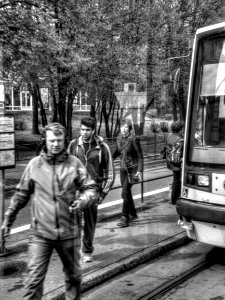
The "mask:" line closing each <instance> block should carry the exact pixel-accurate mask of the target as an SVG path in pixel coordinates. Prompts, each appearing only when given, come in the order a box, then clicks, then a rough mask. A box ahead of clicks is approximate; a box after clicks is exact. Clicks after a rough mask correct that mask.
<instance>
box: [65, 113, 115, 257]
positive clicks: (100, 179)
mask: <svg viewBox="0 0 225 300" xmlns="http://www.w3.org/2000/svg"><path fill="white" fill-rule="evenodd" d="M95 127H96V122H95V119H94V118H91V117H84V118H83V119H82V120H81V125H80V137H79V138H78V139H74V140H72V141H71V143H70V144H69V147H68V152H69V153H70V154H72V155H74V156H76V157H77V158H79V159H80V160H81V162H82V163H83V164H84V166H85V167H86V168H87V171H88V173H89V175H90V176H91V178H92V179H94V180H95V182H96V183H97V185H98V192H99V195H98V197H97V198H96V201H95V203H93V204H92V205H91V206H89V207H88V208H86V209H84V211H83V214H84V233H83V238H82V252H83V262H92V261H93V260H94V258H93V255H92V254H93V251H94V247H93V240H94V234H95V228H96V223H97V212H98V204H101V203H102V201H103V200H104V198H105V196H106V195H107V193H108V192H109V190H110V188H111V187H112V185H113V182H114V166H113V161H112V156H111V152H110V149H109V146H108V145H107V144H106V143H105V142H104V141H103V138H102V137H100V136H98V135H96V133H95Z"/></svg>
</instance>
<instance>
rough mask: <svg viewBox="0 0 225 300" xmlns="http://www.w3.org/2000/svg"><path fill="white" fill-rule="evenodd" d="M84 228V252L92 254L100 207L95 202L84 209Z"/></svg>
mask: <svg viewBox="0 0 225 300" xmlns="http://www.w3.org/2000/svg"><path fill="white" fill-rule="evenodd" d="M83 215H84V226H83V228H84V229H83V237H82V252H83V253H92V252H93V251H94V246H93V240H94V235H95V228H96V223H97V216H98V206H97V205H96V202H94V203H93V204H92V205H91V206H89V207H87V208H85V209H84V212H83Z"/></svg>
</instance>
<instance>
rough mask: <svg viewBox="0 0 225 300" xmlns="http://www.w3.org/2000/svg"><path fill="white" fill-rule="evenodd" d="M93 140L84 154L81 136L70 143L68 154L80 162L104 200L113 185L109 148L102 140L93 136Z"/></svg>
mask: <svg viewBox="0 0 225 300" xmlns="http://www.w3.org/2000/svg"><path fill="white" fill-rule="evenodd" d="M93 139H94V140H92V142H90V144H89V150H88V151H87V152H86V154H85V150H84V145H83V140H82V137H81V136H80V137H79V138H78V139H74V140H72V141H71V142H70V144H69V147H68V153H70V154H72V155H74V156H76V157H77V158H79V159H80V160H81V162H82V163H83V165H84V166H85V167H86V168H87V171H88V173H89V174H90V176H91V178H92V179H94V180H95V182H96V183H97V185H98V191H99V193H100V196H101V197H103V198H104V197H105V196H106V194H107V193H108V192H109V190H110V188H111V187H112V185H113V183H114V178H115V171H114V165H113V161H112V155H111V151H110V149H109V146H108V145H107V144H106V143H105V142H104V140H103V138H102V137H100V136H98V135H93ZM93 145H94V146H93Z"/></svg>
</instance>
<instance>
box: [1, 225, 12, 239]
mask: <svg viewBox="0 0 225 300" xmlns="http://www.w3.org/2000/svg"><path fill="white" fill-rule="evenodd" d="M1 234H2V236H4V237H5V238H7V237H9V235H10V227H8V226H6V225H5V224H4V222H3V224H2V227H1Z"/></svg>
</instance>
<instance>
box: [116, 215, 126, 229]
mask: <svg viewBox="0 0 225 300" xmlns="http://www.w3.org/2000/svg"><path fill="white" fill-rule="evenodd" d="M116 225H117V226H118V227H127V226H129V221H128V219H127V218H126V217H124V216H122V217H121V219H120V220H119V222H118V223H117V224H116Z"/></svg>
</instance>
